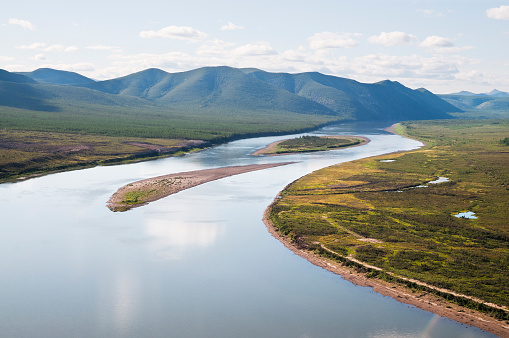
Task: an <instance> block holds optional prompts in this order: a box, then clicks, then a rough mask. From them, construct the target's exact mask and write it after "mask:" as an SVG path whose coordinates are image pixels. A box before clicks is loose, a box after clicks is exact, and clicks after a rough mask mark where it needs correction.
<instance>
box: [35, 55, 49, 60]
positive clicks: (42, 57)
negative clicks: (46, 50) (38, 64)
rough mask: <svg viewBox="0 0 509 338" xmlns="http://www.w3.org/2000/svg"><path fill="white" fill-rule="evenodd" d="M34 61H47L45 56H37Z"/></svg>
mask: <svg viewBox="0 0 509 338" xmlns="http://www.w3.org/2000/svg"><path fill="white" fill-rule="evenodd" d="M34 60H37V61H41V60H46V55H44V54H36V55H35V56H34Z"/></svg>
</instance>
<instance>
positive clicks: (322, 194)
mask: <svg viewBox="0 0 509 338" xmlns="http://www.w3.org/2000/svg"><path fill="white" fill-rule="evenodd" d="M398 128H399V129H396V130H398V131H399V132H401V133H406V135H408V136H410V137H412V138H416V139H419V140H422V141H424V142H426V143H427V146H426V147H424V148H422V149H419V150H416V151H411V152H407V153H398V154H390V155H385V156H380V157H374V158H369V159H363V160H359V161H355V162H351V163H345V164H340V165H335V166H331V167H328V168H324V169H322V170H319V171H316V172H314V173H312V174H310V175H307V176H305V177H303V178H301V179H299V180H297V181H295V182H294V183H292V184H291V185H289V186H288V187H287V188H286V189H285V190H284V191H283V193H282V196H281V198H280V199H279V200H277V201H276V202H275V203H274V204H273V206H272V207H271V210H270V217H271V221H272V223H273V224H274V225H275V226H276V228H278V229H279V231H280V233H282V234H284V235H287V236H288V237H289V238H290V239H292V240H296V241H297V243H299V244H300V245H301V246H302V247H304V248H309V249H317V251H320V252H322V254H324V255H326V256H330V252H327V251H324V250H323V249H329V250H332V251H334V252H336V253H338V254H339V255H341V256H343V257H342V258H339V259H340V261H341V260H342V261H343V262H344V261H345V260H344V258H348V257H350V258H354V259H357V260H360V261H362V262H364V263H366V264H370V265H374V266H376V267H379V268H382V269H383V270H384V271H386V272H389V273H392V274H395V275H397V276H401V277H406V278H413V279H416V280H420V281H422V282H425V283H427V284H429V285H432V286H436V287H439V288H445V289H449V290H453V291H455V292H457V293H460V294H464V295H467V296H471V297H476V298H478V299H482V300H484V301H487V302H491V303H494V304H497V305H500V306H509V289H508V288H507V285H509V222H508V219H509V146H508V145H507V144H505V143H504V142H503V140H504V139H505V137H507V136H508V135H509V121H507V120H499V121H495V120H487V121H458V120H449V121H425V122H405V123H402V124H401V125H400V126H399V127H398ZM382 160H394V161H392V162H381V161H382ZM440 176H442V177H447V178H448V179H449V181H448V182H444V183H439V184H426V183H427V182H429V181H432V180H434V179H436V178H437V177H440ZM420 185H427V187H421V188H415V187H417V186H420ZM462 211H473V212H475V214H476V216H477V217H478V218H477V219H461V218H457V217H455V216H454V215H455V214H457V213H459V212H462ZM372 275H373V276H375V275H377V276H380V274H379V273H373V274H372ZM385 276H386V277H387V275H386V274H385ZM391 278H392V277H391ZM488 312H489V311H488ZM497 316H498V317H499V318H505V319H509V315H508V313H507V312H504V311H502V312H501V313H499V314H498V315H497Z"/></svg>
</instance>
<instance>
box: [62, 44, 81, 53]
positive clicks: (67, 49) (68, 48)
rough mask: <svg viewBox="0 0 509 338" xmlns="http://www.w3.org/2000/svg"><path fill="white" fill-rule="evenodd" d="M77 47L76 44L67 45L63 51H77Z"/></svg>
mask: <svg viewBox="0 0 509 338" xmlns="http://www.w3.org/2000/svg"><path fill="white" fill-rule="evenodd" d="M78 49H79V48H78V47H76V46H69V47H67V48H66V49H65V52H68V53H69V52H75V51H77V50H78Z"/></svg>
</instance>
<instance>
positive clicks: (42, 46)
mask: <svg viewBox="0 0 509 338" xmlns="http://www.w3.org/2000/svg"><path fill="white" fill-rule="evenodd" d="M16 48H17V49H28V50H41V51H44V52H73V51H76V50H78V47H76V46H69V47H66V46H64V45H60V44H53V45H49V46H48V45H47V44H46V43H44V42H35V43H32V44H30V45H21V46H16Z"/></svg>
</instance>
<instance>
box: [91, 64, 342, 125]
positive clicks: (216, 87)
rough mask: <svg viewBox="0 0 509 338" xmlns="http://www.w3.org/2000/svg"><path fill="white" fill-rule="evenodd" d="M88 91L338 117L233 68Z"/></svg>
mask: <svg viewBox="0 0 509 338" xmlns="http://www.w3.org/2000/svg"><path fill="white" fill-rule="evenodd" d="M87 87H88V88H93V89H96V90H100V91H103V92H107V93H113V94H118V95H129V96H136V97H140V98H143V99H146V100H149V101H152V102H154V103H156V104H158V105H164V106H170V107H173V108H178V109H182V110H201V111H204V110H222V111H224V112H232V111H237V112H238V111H250V112H255V111H257V110H262V111H274V112H277V111H289V112H294V113H303V114H319V115H336V114H335V113H334V112H333V111H331V110H330V109H328V108H327V107H324V106H323V105H320V104H317V103H316V102H313V101H310V100H306V99H304V98H301V97H298V96H296V95H292V94H291V93H288V92H287V91H285V90H281V89H278V88H275V87H274V86H271V85H269V84H267V83H265V82H263V81H259V80H256V79H253V78H251V77H249V76H247V75H246V74H244V73H243V72H242V71H240V70H238V69H235V68H230V67H205V68H199V69H195V70H191V71H187V72H182V73H173V74H170V73H166V72H164V71H162V70H158V69H147V70H145V71H142V72H138V73H135V74H131V75H128V76H125V77H122V78H119V79H113V80H107V81H101V82H97V83H93V84H89V85H87Z"/></svg>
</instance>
